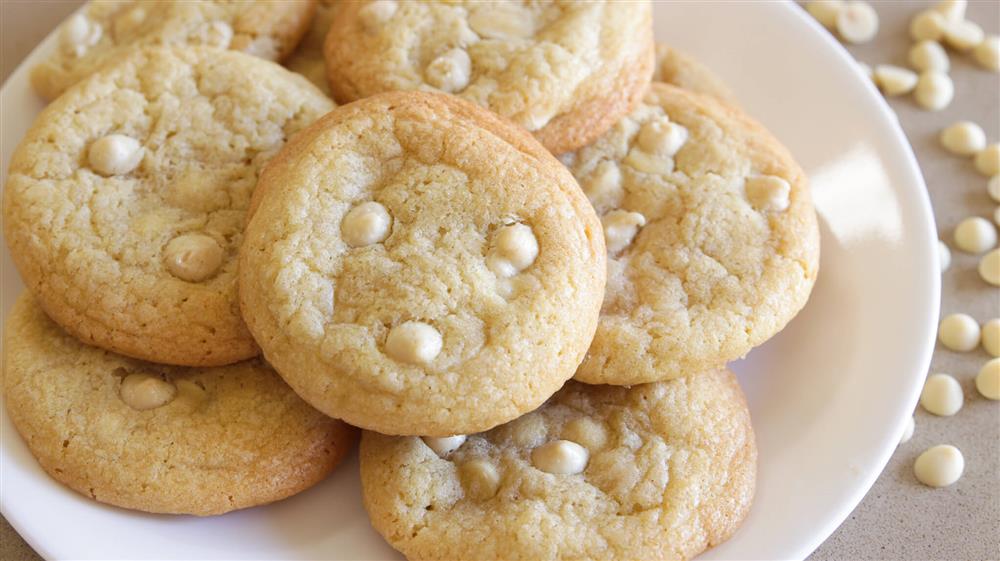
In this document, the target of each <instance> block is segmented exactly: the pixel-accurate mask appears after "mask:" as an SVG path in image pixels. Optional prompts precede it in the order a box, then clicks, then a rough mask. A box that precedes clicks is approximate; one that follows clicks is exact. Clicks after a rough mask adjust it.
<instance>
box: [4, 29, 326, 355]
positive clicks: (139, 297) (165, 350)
mask: <svg viewBox="0 0 1000 561" xmlns="http://www.w3.org/2000/svg"><path fill="white" fill-rule="evenodd" d="M332 107H333V104H332V102H331V101H330V100H329V99H328V98H327V97H326V96H324V95H323V94H322V92H320V91H319V90H317V89H316V88H315V87H314V86H313V85H312V84H310V83H308V81H306V80H305V79H304V78H302V77H301V76H298V75H296V74H293V73H291V72H289V71H287V70H285V69H284V68H282V67H280V66H278V65H277V64H274V63H272V62H268V61H265V60H261V59H259V58H255V57H252V56H249V55H246V54H243V53H239V52H235V51H224V50H220V49H213V48H193V47H187V48H171V49H167V48H162V49H161V48H151V49H146V50H140V51H137V52H135V53H133V54H131V55H129V56H127V57H124V58H122V59H119V60H117V61H115V62H113V63H112V64H111V65H109V66H107V67H105V68H104V69H102V70H101V71H99V72H97V73H96V74H94V75H93V76H91V77H90V78H88V79H86V80H85V81H83V82H81V83H80V84H78V86H77V87H75V88H73V89H71V90H70V91H67V92H66V93H65V94H64V95H63V96H62V97H60V98H59V100H57V101H56V102H54V103H52V104H50V105H49V106H48V107H47V108H46V109H45V111H43V112H42V113H41V114H40V115H39V116H38V118H37V119H36V120H35V123H34V124H33V125H32V127H31V130H29V131H28V134H27V135H26V136H25V138H24V139H23V140H22V141H21V144H20V146H18V148H17V150H16V151H15V153H14V155H13V159H12V161H11V165H10V175H9V178H8V180H7V185H6V187H5V190H4V224H3V226H4V235H5V236H6V240H7V243H8V244H9V247H10V252H11V254H12V256H13V258H14V262H15V264H16V265H17V267H18V270H19V271H20V272H21V276H22V277H23V278H24V281H25V284H27V285H28V288H29V289H30V290H31V291H32V292H33V293H34V294H35V296H36V297H38V299H39V302H40V304H41V305H42V307H43V308H44V309H45V311H46V312H48V314H49V315H50V316H51V317H52V318H53V319H54V320H55V321H56V322H57V323H59V324H60V325H62V326H63V327H64V328H65V329H67V330H68V331H69V332H70V333H72V334H73V335H74V336H76V337H78V338H80V339H82V340H83V341H84V342H85V343H88V344H92V345H97V346H100V347H104V348H106V349H108V350H112V351H115V352H118V353H120V354H125V355H129V356H132V357H135V358H141V359H144V360H150V361H153V362H163V363H169V364H178V365H184V366H208V365H220V364H228V363H232V362H236V361H238V360H243V359H246V358H250V357H252V356H255V355H256V354H257V353H258V352H259V351H258V349H257V346H256V344H255V343H254V341H253V339H252V338H251V336H250V332H249V331H247V329H246V326H245V325H244V324H243V321H242V319H241V318H240V314H239V306H238V304H237V297H236V253H237V249H238V248H239V245H240V241H241V239H242V232H243V223H244V220H245V214H246V208H247V205H248V204H249V200H250V194H251V192H252V191H253V189H254V186H255V185H256V183H257V174H258V172H259V170H260V169H261V167H262V166H263V165H264V163H265V162H266V161H267V160H268V158H270V157H271V156H273V155H274V154H275V153H276V152H277V150H278V148H280V147H281V146H282V145H283V144H284V142H285V140H287V139H288V138H289V137H290V136H291V135H292V134H293V133H295V132H296V131H298V130H299V129H301V128H303V127H305V125H307V124H309V123H311V122H313V121H315V120H316V119H317V118H318V117H319V116H321V115H323V114H324V113H326V112H327V111H329V110H330V109H331V108H332Z"/></svg>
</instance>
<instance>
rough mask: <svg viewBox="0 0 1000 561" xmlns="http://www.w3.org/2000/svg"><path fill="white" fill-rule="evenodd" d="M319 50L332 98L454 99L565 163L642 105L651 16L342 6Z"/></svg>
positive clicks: (642, 0)
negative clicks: (485, 111) (409, 94)
mask: <svg viewBox="0 0 1000 561" xmlns="http://www.w3.org/2000/svg"><path fill="white" fill-rule="evenodd" d="M325 53H326V63H327V73H328V77H329V81H330V90H331V91H332V92H333V95H334V97H335V99H337V101H340V102H342V103H346V102H348V101H354V100H356V99H360V98H364V97H367V96H370V95H372V94H376V93H380V92H385V91H391V90H438V91H444V92H448V93H453V94H455V95H458V96H460V97H462V98H464V99H466V100H469V101H472V102H474V103H477V104H479V105H481V106H484V107H487V108H489V109H491V110H492V111H494V112H496V113H499V114H500V115H503V116H504V117H507V118H509V119H511V120H512V121H514V122H515V123H517V124H519V125H521V126H522V127H525V128H526V129H528V130H529V131H531V132H532V133H533V134H534V135H535V137H536V138H538V140H539V141H541V143H542V144H543V145H544V146H545V147H546V148H548V149H549V150H550V151H552V152H553V153H554V154H561V153H563V152H566V151H568V150H574V149H576V148H579V147H580V146H583V145H585V144H587V143H588V142H590V141H592V140H594V139H595V138H597V137H598V136H599V135H600V134H601V133H603V132H604V131H605V130H607V129H608V127H610V126H611V125H613V124H614V123H615V121H617V120H618V119H619V118H620V117H622V116H623V115H625V114H626V113H628V112H629V111H630V110H631V108H632V107H633V106H634V105H635V104H636V103H637V102H638V101H639V99H640V97H641V96H642V93H643V91H644V90H645V89H646V87H647V86H648V84H649V77H650V75H651V73H652V70H653V36H652V10H651V7H650V4H649V2H648V1H646V0H638V1H634V2H608V1H592V2H527V1H523V0H507V1H494V2H476V1H459V2H432V1H416V0H414V1H397V0H376V1H362V2H345V3H344V4H343V5H342V6H341V7H340V8H339V9H338V11H337V14H336V15H335V16H334V18H333V24H332V27H331V28H330V32H329V34H328V35H327V41H326V45H325Z"/></svg>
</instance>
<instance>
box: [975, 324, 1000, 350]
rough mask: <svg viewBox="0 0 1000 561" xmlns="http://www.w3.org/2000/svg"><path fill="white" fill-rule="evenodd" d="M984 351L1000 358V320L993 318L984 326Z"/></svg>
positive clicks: (982, 331)
mask: <svg viewBox="0 0 1000 561" xmlns="http://www.w3.org/2000/svg"><path fill="white" fill-rule="evenodd" d="M980 331H981V333H982V337H981V338H982V340H983V341H982V342H983V349H985V350H986V352H988V353H990V355H992V356H1000V318H993V319H991V320H989V321H988V322H986V323H984V324H983V327H982V329H981V330H980Z"/></svg>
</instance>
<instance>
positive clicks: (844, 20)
mask: <svg viewBox="0 0 1000 561" xmlns="http://www.w3.org/2000/svg"><path fill="white" fill-rule="evenodd" d="M836 27H837V33H839V34H840V37H841V38H842V39H844V41H847V42H848V43H854V44H858V43H867V42H868V41H871V40H872V39H874V38H875V35H876V34H877V33H878V13H876V12H875V9H874V8H872V7H871V5H870V4H869V3H868V2H864V1H862V0H854V1H851V2H847V3H846V4H845V5H844V9H842V10H841V11H840V13H838V14H837V19H836Z"/></svg>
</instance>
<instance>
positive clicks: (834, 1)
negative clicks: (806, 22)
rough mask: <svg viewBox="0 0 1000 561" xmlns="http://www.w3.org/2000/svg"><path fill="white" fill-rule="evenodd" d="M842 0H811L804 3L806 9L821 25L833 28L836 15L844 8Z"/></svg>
mask: <svg viewBox="0 0 1000 561" xmlns="http://www.w3.org/2000/svg"><path fill="white" fill-rule="evenodd" d="M844 5H845V3H844V0H812V1H811V2H808V3H807V4H806V11H807V12H809V14H810V15H811V16H812V17H814V18H816V21H818V22H819V23H820V24H821V25H822V26H824V27H826V28H827V29H833V28H834V27H836V25H837V16H838V15H839V14H840V12H842V11H843V10H844Z"/></svg>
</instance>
